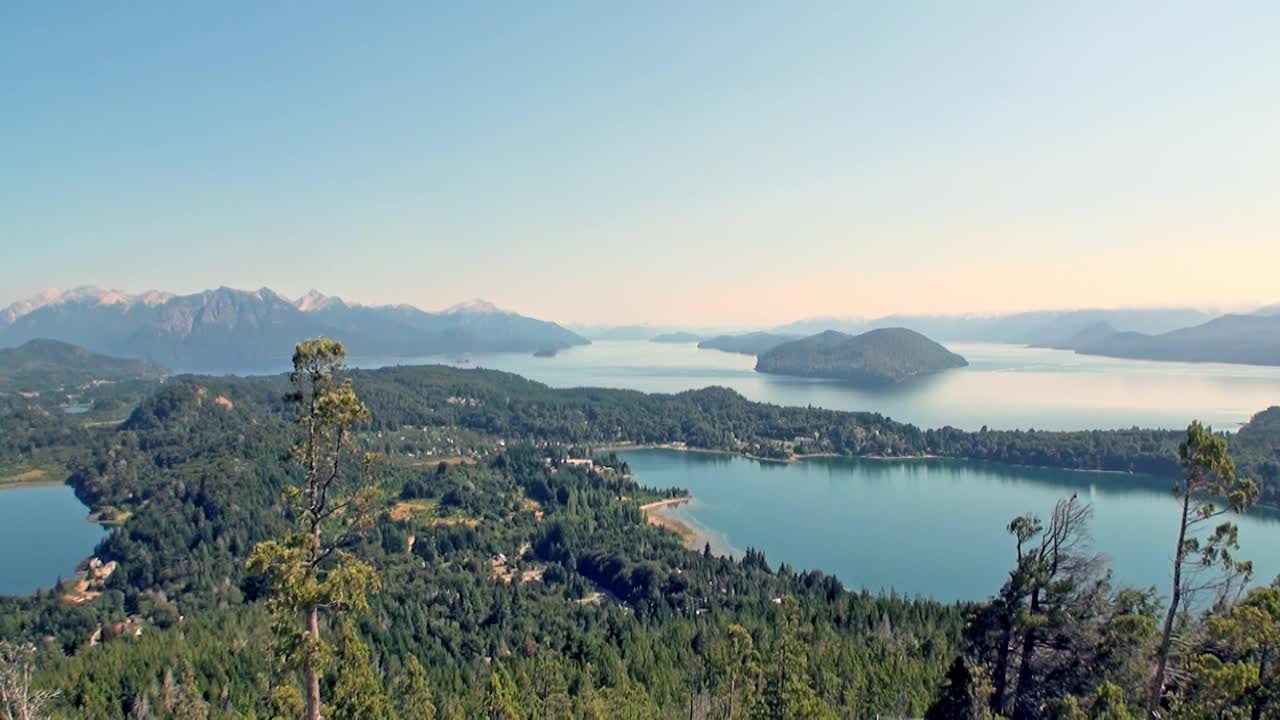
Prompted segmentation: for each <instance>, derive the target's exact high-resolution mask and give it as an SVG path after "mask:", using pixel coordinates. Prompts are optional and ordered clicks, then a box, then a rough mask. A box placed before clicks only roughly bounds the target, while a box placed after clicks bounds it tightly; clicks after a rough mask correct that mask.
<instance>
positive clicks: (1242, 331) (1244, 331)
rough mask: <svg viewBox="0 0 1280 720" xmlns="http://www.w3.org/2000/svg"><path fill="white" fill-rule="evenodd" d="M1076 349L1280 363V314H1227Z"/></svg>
mask: <svg viewBox="0 0 1280 720" xmlns="http://www.w3.org/2000/svg"><path fill="white" fill-rule="evenodd" d="M1076 351H1077V352H1080V353H1082V354H1086V355H1105V356H1108V357H1122V358H1132V359H1137V360H1165V361H1180V362H1222V363H1238V364H1244V365H1280V315H1257V314H1255V315H1223V316H1222V317H1219V318H1214V319H1213V320H1210V321H1209V322H1206V323H1203V324H1200V325H1195V326H1193V327H1188V328H1181V329H1179V330H1173V331H1171V332H1166V333H1161V334H1159V335H1148V334H1145V333H1137V332H1123V333H1116V334H1113V335H1110V336H1107V337H1104V338H1100V339H1097V340H1095V341H1094V342H1092V343H1088V344H1084V345H1081V346H1080V347H1077V348H1076Z"/></svg>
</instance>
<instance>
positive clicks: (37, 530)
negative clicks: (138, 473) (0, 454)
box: [0, 485, 106, 595]
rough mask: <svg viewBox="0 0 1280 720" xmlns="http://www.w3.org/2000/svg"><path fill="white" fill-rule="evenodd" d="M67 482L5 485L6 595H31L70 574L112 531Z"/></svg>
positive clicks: (1, 504) (1, 530) (2, 547)
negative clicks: (94, 516) (90, 516)
mask: <svg viewBox="0 0 1280 720" xmlns="http://www.w3.org/2000/svg"><path fill="white" fill-rule="evenodd" d="M88 514H89V509H88V508H87V507H85V506H84V504H83V503H81V502H80V500H79V498H77V497H76V495H75V492H74V491H73V490H72V489H71V488H70V487H69V486H67V485H14V486H9V487H0V595H29V594H31V593H33V592H35V591H36V590H40V589H46V588H50V587H53V585H54V584H55V583H56V582H57V581H58V578H59V577H70V575H71V574H72V573H73V572H74V571H75V569H76V565H78V564H79V563H80V561H82V560H84V559H85V558H87V557H89V556H90V555H92V554H93V549H94V548H95V547H96V546H97V544H98V541H99V540H101V539H102V537H103V536H104V535H105V534H106V530H104V529H103V528H102V526H100V525H95V524H93V523H91V522H89V521H88V520H87V516H88Z"/></svg>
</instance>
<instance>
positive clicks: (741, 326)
mask: <svg viewBox="0 0 1280 720" xmlns="http://www.w3.org/2000/svg"><path fill="white" fill-rule="evenodd" d="M219 287H231V286H227V285H211V286H209V287H203V288H197V289H193V290H182V291H177V290H173V289H172V288H165V287H149V288H123V287H116V286H112V285H109V284H102V283H81V284H78V285H75V286H71V287H65V288H58V287H52V286H50V287H45V288H42V289H41V290H39V291H37V292H36V293H32V294H30V295H26V296H22V297H11V298H6V297H2V296H0V310H4V309H6V308H8V307H10V306H12V305H15V304H17V303H20V302H23V301H26V300H33V299H36V298H37V297H38V296H39V295H41V294H44V293H58V294H63V293H67V292H70V291H74V290H79V289H84V288H95V289H99V290H104V291H109V292H119V293H121V294H125V295H131V296H141V295H144V294H146V293H149V292H172V293H174V294H175V295H191V294H195V293H199V292H204V291H209V290H215V289H217V288H219ZM231 289H232V290H238V291H243V292H256V291H258V290H260V289H267V290H271V291H272V292H275V293H277V294H279V295H280V296H282V297H284V298H285V299H287V300H290V301H294V302H296V301H298V300H300V299H302V297H303V296H305V295H307V294H309V293H311V292H318V293H320V294H322V295H326V296H330V297H337V298H340V299H341V300H343V301H344V302H347V303H349V304H353V305H363V306H369V307H377V306H385V305H401V304H408V305H413V306H414V307H417V308H418V309H419V310H423V311H426V312H443V311H446V310H450V309H452V308H454V307H457V306H462V305H466V304H469V303H472V302H492V301H491V300H490V299H489V298H485V297H480V296H474V297H466V298H459V299H458V300H456V301H453V302H449V303H447V304H445V305H440V306H434V307H424V306H421V305H417V304H415V303H401V302H392V303H376V302H364V301H362V300H361V299H360V298H358V297H348V296H343V295H338V294H337V293H329V292H325V290H324V289H323V288H307V289H306V290H304V291H301V292H285V291H283V290H281V289H280V288H279V287H276V286H272V285H263V286H261V287H254V288H247V287H231ZM493 304H494V305H496V306H497V308H498V309H499V310H502V311H505V312H515V313H518V314H521V315H528V316H531V317H534V315H532V314H531V313H529V312H527V311H526V310H525V309H523V308H520V307H513V306H507V305H503V304H501V303H493ZM1274 304H1277V303H1263V304H1250V305H1240V306H1234V307H1232V306H1225V305H1190V304H1184V305H1130V306H1110V307H1103V306H1088V305H1080V306H1075V307H1043V308H1026V309H1022V310H1010V311H995V312H969V311H964V310H951V311H937V312H929V311H925V312H916V313H909V312H888V313H883V314H874V315H866V314H858V313H852V312H847V313H842V312H827V313H820V314H815V315H805V316H797V317H791V318H787V319H784V320H781V321H777V322H766V321H759V322H738V323H733V322H714V321H713V322H690V321H682V320H680V319H678V318H673V319H664V318H642V319H637V320H623V321H611V320H609V319H604V320H599V321H597V320H580V319H574V318H557V317H549V316H536V317H538V319H541V320H548V321H551V322H556V323H559V324H560V325H564V326H568V327H576V328H595V329H608V328H618V327H625V326H641V327H645V326H647V327H652V328H655V329H659V330H661V329H665V328H672V329H683V330H709V331H710V330H724V331H732V330H767V329H771V328H775V327H779V326H782V325H787V324H790V323H797V322H818V321H822V320H831V321H833V322H837V321H845V322H852V321H860V320H861V321H875V320H880V319H883V318H887V317H894V316H906V315H910V316H916V317H949V318H987V317H991V318H994V317H1002V316H1006V315H1016V314H1020V313H1039V312H1043V313H1069V312H1075V311H1143V310H1151V311H1159V310H1199V311H1201V312H1205V313H1209V314H1211V315H1212V314H1225V313H1247V312H1252V311H1254V310H1259V309H1262V308H1265V307H1270V306H1271V305H1274Z"/></svg>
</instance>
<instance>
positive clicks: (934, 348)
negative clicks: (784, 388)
mask: <svg viewBox="0 0 1280 720" xmlns="http://www.w3.org/2000/svg"><path fill="white" fill-rule="evenodd" d="M968 364H969V363H968V362H967V361H966V360H965V359H964V358H963V357H960V356H959V355H957V354H955V353H953V352H951V351H950V350H947V349H946V348H945V347H943V346H942V345H939V344H938V343H936V342H934V341H933V340H930V339H929V338H927V337H925V336H924V335H921V334H920V333H918V332H915V331H914V330H907V329H906V328H883V329H880V330H872V331H870V332H865V333H862V334H861V335H848V334H846V333H842V332H837V331H835V330H828V331H826V332H823V333H818V334H817V335H814V336H812V337H807V338H803V339H800V340H793V341H791V342H788V343H783V344H781V345H778V346H777V347H775V348H773V349H771V350H769V351H767V352H764V353H762V354H761V355H760V356H759V358H758V359H757V360H756V372H762V373H774V374H778V375H796V376H800V377H814V378H827V379H831V380H844V381H846V382H852V383H857V384H860V385H894V384H897V383H901V382H904V381H907V380H910V379H912V378H916V377H920V376H922V375H930V374H932V373H936V372H941V371H943V370H949V369H951V368H959V367H965V366H966V365H968Z"/></svg>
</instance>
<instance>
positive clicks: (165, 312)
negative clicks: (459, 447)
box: [0, 287, 588, 372]
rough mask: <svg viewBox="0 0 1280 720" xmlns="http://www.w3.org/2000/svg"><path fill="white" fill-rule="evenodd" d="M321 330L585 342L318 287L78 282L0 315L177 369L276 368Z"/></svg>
mask: <svg viewBox="0 0 1280 720" xmlns="http://www.w3.org/2000/svg"><path fill="white" fill-rule="evenodd" d="M317 335H330V336H334V337H339V338H342V339H343V340H344V341H345V342H346V343H347V346H348V348H350V352H351V353H352V355H354V356H361V355H364V356H370V355H386V356H414V355H431V354H439V353H468V352H534V351H538V350H548V349H564V348H567V347H571V346H574V345H581V344H586V343H587V342H588V341H587V340H586V339H584V338H582V337H581V336H579V335H577V334H575V333H573V332H570V331H568V330H566V329H564V328H563V327H560V326H559V325H557V324H555V323H552V322H546V321H543V320H536V319H534V318H529V317H525V316H523V315H519V314H517V313H514V312H507V311H504V310H500V309H498V308H497V307H495V306H493V305H492V304H490V303H487V302H484V301H480V300H477V301H472V302H469V303H463V304H461V305H456V306H454V307H451V308H449V309H447V310H444V311H442V312H436V313H432V312H425V311H423V310H419V309H418V308H416V307H413V306H410V305H389V306H377V307H374V306H363V305H357V304H352V303H347V302H345V301H344V300H342V299H341V298H338V297H332V296H327V295H323V294H321V293H318V292H315V291H312V292H310V293H307V294H306V295H304V296H302V297H301V298H298V299H297V300H290V299H288V298H285V297H284V296H282V295H280V294H279V293H276V292H274V291H273V290H270V289H268V288H262V289H260V290H256V291H245V290H236V289H232V288H227V287H220V288H217V289H215V290H206V291H203V292H199V293H194V294H191V295H174V294H173V293H167V292H160V291H150V292H146V293H138V294H130V293H124V292H120V291H116V290H105V289H102V288H96V287H81V288H76V289H74V290H69V291H66V292H57V291H46V292H44V293H41V294H40V295H38V296H36V297H33V298H29V299H27V300H23V301H19V302H17V303H14V304H13V305H10V306H9V307H8V308H5V309H4V310H3V311H0V347H12V346H17V345H21V344H22V343H25V342H27V341H28V340H33V339H37V338H47V339H53V340H61V341H63V342H69V343H74V344H76V345H80V346H83V347H85V348H87V349H89V350H91V351H95V352H102V353H108V354H112V355H117V356H120V357H130V358H141V359H145V360H148V361H151V362H155V363H158V364H160V365H163V366H165V367H171V368H174V369H177V370H198V371H213V372H229V371H245V370H261V369H273V368H276V367H277V366H279V363H280V358H282V357H288V356H289V355H290V353H291V352H292V350H291V348H292V347H293V345H294V344H295V343H297V342H298V341H299V340H301V339H304V338H307V337H313V336H317Z"/></svg>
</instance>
